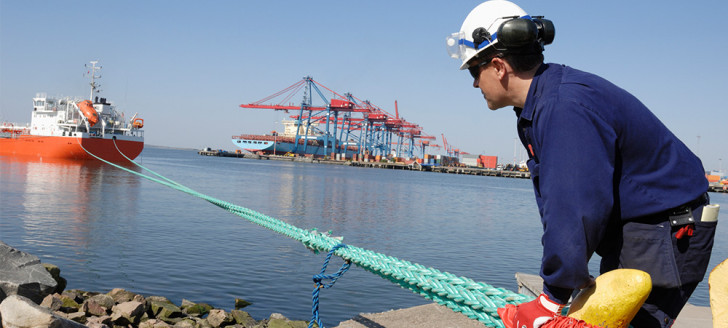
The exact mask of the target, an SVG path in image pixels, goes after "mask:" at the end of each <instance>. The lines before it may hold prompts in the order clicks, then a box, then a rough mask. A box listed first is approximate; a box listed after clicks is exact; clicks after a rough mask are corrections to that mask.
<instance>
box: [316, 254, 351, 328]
mask: <svg viewBox="0 0 728 328" xmlns="http://www.w3.org/2000/svg"><path fill="white" fill-rule="evenodd" d="M344 247H346V245H344V244H338V245H336V246H334V247H333V248H331V250H330V251H329V253H328V254H327V255H326V260H324V265H323V267H322V268H321V273H319V274H317V275H314V276H313V282H314V288H313V293H312V301H313V305H312V307H311V321H310V322H309V323H308V328H313V324H314V322H315V323H316V324H317V325H318V326H319V328H323V327H324V326H323V324H322V323H321V318H320V317H319V292H320V291H321V289H324V288H331V287H333V286H334V284H335V283H336V280H338V279H339V278H341V276H343V275H344V273H346V271H349V268H350V267H351V261H349V260H346V261H345V262H344V264H343V265H341V268H340V269H339V271H337V272H336V273H334V274H330V275H327V274H325V273H326V267H328V266H329V261H330V260H331V256H333V255H334V252H336V250H337V249H339V248H344ZM323 280H331V282H330V283H328V284H324V283H322V281H323Z"/></svg>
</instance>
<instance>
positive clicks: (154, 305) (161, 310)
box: [147, 297, 184, 321]
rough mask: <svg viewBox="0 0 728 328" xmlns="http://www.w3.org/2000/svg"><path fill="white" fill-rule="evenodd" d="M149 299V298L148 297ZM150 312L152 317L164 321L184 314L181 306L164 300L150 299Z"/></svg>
mask: <svg viewBox="0 0 728 328" xmlns="http://www.w3.org/2000/svg"><path fill="white" fill-rule="evenodd" d="M150 298H151V297H150ZM147 300H149V298H147ZM149 312H150V313H149V315H150V317H154V318H156V319H162V320H164V321H168V319H173V318H180V317H183V316H184V314H183V313H182V310H181V309H180V308H179V307H177V306H176V305H174V304H172V303H166V302H164V301H149Z"/></svg>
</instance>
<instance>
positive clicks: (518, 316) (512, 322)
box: [498, 294, 564, 328]
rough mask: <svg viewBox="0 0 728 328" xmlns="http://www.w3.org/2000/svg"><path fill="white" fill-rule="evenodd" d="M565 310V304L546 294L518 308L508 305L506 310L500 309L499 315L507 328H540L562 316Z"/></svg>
mask: <svg viewBox="0 0 728 328" xmlns="http://www.w3.org/2000/svg"><path fill="white" fill-rule="evenodd" d="M563 308H564V305H563V304H559V303H556V302H554V301H552V300H550V299H549V297H548V296H546V294H541V295H539V296H538V298H536V299H535V300H533V301H530V302H528V303H523V304H519V305H518V306H516V305H513V304H508V305H506V307H505V308H500V309H498V315H499V316H500V317H501V320H503V324H504V325H505V326H506V328H524V327H525V328H538V327H541V325H543V324H544V323H546V322H547V321H549V320H551V319H553V318H554V317H556V316H557V315H560V314H561V310H562V309H563Z"/></svg>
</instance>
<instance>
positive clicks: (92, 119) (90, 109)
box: [76, 100, 99, 126]
mask: <svg viewBox="0 0 728 328" xmlns="http://www.w3.org/2000/svg"><path fill="white" fill-rule="evenodd" d="M76 105H78V108H79V109H80V110H81V113H83V116H85V117H86V119H87V120H88V124H89V125H90V126H94V125H96V123H98V122H99V113H98V112H96V109H94V105H93V104H92V103H91V100H84V101H82V102H80V103H78V104H76Z"/></svg>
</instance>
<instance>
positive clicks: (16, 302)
mask: <svg viewBox="0 0 728 328" xmlns="http://www.w3.org/2000/svg"><path fill="white" fill-rule="evenodd" d="M44 271H45V270H44ZM0 316H2V326H3V327H5V328H38V327H53V328H82V327H85V326H84V325H82V324H80V323H77V322H74V321H71V320H68V319H66V318H62V317H60V316H58V315H56V314H54V313H53V312H51V310H50V309H47V308H44V307H41V306H39V305H37V304H35V303H34V302H33V301H32V300H31V299H29V298H27V297H23V296H20V295H10V296H8V297H6V298H5V299H4V300H3V302H2V303H0Z"/></svg>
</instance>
